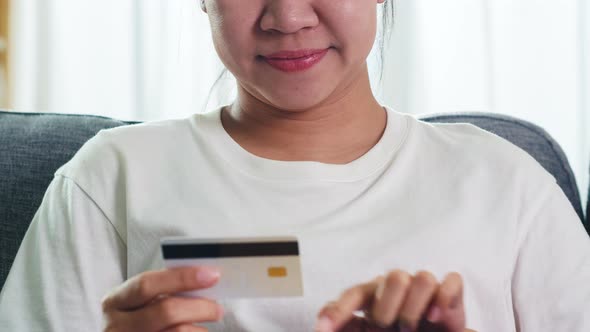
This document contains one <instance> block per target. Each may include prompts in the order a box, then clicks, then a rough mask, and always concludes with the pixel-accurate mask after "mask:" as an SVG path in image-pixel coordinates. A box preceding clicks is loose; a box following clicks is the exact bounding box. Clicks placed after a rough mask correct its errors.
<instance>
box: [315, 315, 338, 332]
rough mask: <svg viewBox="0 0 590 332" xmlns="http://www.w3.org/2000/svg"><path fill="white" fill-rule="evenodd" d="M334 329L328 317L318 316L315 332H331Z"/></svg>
mask: <svg viewBox="0 0 590 332" xmlns="http://www.w3.org/2000/svg"><path fill="white" fill-rule="evenodd" d="M333 330H334V326H333V325H332V321H331V320H330V318H328V317H320V319H318V321H317V323H316V324H315V328H314V331H315V332H332V331H333Z"/></svg>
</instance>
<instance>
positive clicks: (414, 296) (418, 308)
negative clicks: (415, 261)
mask: <svg viewBox="0 0 590 332" xmlns="http://www.w3.org/2000/svg"><path fill="white" fill-rule="evenodd" d="M438 286H439V285H438V281H437V280H436V278H435V277H434V275H432V274H431V273H429V272H425V271H421V272H418V273H417V274H416V275H415V276H414V278H412V283H411V285H410V287H409V289H408V292H407V294H406V298H405V299H404V303H403V305H402V307H401V309H400V312H399V315H398V320H399V323H400V327H401V330H402V331H415V330H416V329H417V328H418V324H419V323H420V319H421V318H422V316H424V315H425V314H426V311H427V309H428V307H429V305H430V303H431V302H432V299H433V297H434V296H435V295H436V291H437V289H438Z"/></svg>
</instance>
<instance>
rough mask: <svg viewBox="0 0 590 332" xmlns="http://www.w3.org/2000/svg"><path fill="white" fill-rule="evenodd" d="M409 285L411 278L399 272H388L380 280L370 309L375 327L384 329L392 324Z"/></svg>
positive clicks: (405, 273) (407, 274)
mask: <svg viewBox="0 0 590 332" xmlns="http://www.w3.org/2000/svg"><path fill="white" fill-rule="evenodd" d="M411 283H412V276H411V275H410V274H409V273H407V272H405V271H401V270H395V271H392V272H389V273H388V274H387V276H386V277H385V278H383V279H382V280H381V282H380V283H379V286H378V287H377V290H376V292H375V300H374V302H373V305H372V307H371V317H372V318H373V320H374V321H375V323H376V324H377V325H379V326H383V327H385V326H391V325H392V324H393V322H394V320H395V318H396V317H397V315H398V313H399V311H400V308H401V306H402V304H403V301H404V299H405V297H406V293H407V292H408V289H409V287H410V285H411Z"/></svg>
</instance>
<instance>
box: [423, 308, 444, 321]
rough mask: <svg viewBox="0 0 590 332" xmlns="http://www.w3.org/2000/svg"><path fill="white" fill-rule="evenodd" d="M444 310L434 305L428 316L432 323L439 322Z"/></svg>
mask: <svg viewBox="0 0 590 332" xmlns="http://www.w3.org/2000/svg"><path fill="white" fill-rule="evenodd" d="M441 315H442V312H441V310H440V308H439V307H437V306H434V307H432V309H430V312H429V313H428V317H426V318H427V319H428V321H430V322H432V323H437V322H438V321H439V320H440V318H441Z"/></svg>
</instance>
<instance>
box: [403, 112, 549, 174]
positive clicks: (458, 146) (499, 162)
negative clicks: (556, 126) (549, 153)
mask: <svg viewBox="0 0 590 332" xmlns="http://www.w3.org/2000/svg"><path fill="white" fill-rule="evenodd" d="M411 118H412V120H410V121H411V122H412V123H413V124H412V127H413V130H411V136H413V140H414V142H413V143H414V144H418V145H419V147H418V150H422V151H425V150H426V151H428V153H431V154H433V156H435V158H440V159H441V160H448V161H449V162H452V163H454V164H455V165H457V166H459V167H461V165H462V167H468V168H475V169H488V170H490V172H492V173H494V174H496V175H498V176H502V175H504V176H509V177H513V176H522V177H526V178H529V179H530V178H531V177H532V178H535V179H537V180H542V181H547V180H548V181H551V182H554V181H555V179H554V178H553V176H552V175H551V174H549V173H548V172H547V171H546V170H545V169H544V168H543V167H542V166H541V165H540V164H539V162H538V161H537V160H536V159H535V158H533V157H532V156H531V155H530V154H529V153H528V152H527V151H525V150H524V149H522V148H521V147H519V146H517V145H516V144H514V143H513V142H511V141H509V140H507V139H506V138H503V137H500V136H498V135H496V134H494V133H492V132H490V131H487V130H484V129H482V128H480V127H478V126H475V125H473V124H471V123H466V122H462V123H435V122H426V121H424V120H421V119H418V118H416V117H411Z"/></svg>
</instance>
